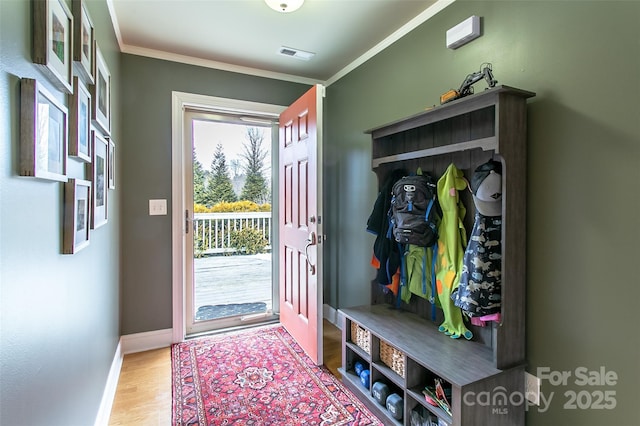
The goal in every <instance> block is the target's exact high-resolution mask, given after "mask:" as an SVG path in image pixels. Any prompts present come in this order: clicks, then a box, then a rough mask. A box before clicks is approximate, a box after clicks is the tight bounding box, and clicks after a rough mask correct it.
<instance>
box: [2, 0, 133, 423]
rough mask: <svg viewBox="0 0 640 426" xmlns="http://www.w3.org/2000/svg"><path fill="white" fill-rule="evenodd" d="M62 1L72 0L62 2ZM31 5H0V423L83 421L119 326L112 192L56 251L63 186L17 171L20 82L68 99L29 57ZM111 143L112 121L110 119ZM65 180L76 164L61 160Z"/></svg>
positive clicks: (97, 16)
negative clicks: (79, 233) (84, 232)
mask: <svg viewBox="0 0 640 426" xmlns="http://www.w3.org/2000/svg"><path fill="white" fill-rule="evenodd" d="M68 4H69V5H70V4H71V2H70V1H68ZM87 7H88V11H89V14H90V15H91V18H92V20H93V23H94V26H95V29H96V37H97V40H98V42H99V44H100V49H101V51H102V53H103V55H104V57H105V60H106V61H107V64H108V66H109V69H110V71H111V74H112V84H113V86H112V111H117V110H118V105H119V103H120V99H119V98H120V97H119V88H120V82H121V74H120V65H119V62H120V53H119V49H118V46H117V44H116V39H115V35H114V33H113V27H112V24H111V18H110V17H109V14H108V11H107V6H106V3H105V2H104V1H91V2H87ZM31 41H32V26H31V2H29V1H25V0H18V1H16V0H1V1H0V60H1V62H0V197H1V205H0V327H1V333H0V424H2V425H72V426H73V425H89V424H93V422H94V420H95V419H96V415H97V414H98V407H99V406H100V401H101V398H102V395H103V392H104V390H105V385H106V383H107V376H108V373H109V369H110V367H111V363H112V361H113V358H114V354H115V351H116V347H117V344H118V339H119V337H120V329H119V297H120V291H119V274H120V266H119V265H120V263H119V259H120V254H119V251H120V240H119V235H120V233H119V222H120V217H119V208H120V200H119V189H116V190H111V191H109V202H108V207H109V212H108V217H109V222H108V223H107V224H106V225H104V226H102V227H101V228H99V229H96V230H94V231H92V232H91V236H90V245H89V246H88V247H87V248H85V249H83V250H82V251H80V252H78V253H76V254H74V255H63V254H61V252H62V214H63V184H62V183H59V182H49V181H40V180H36V179H34V178H28V177H19V176H18V163H19V137H20V136H19V135H20V79H21V78H36V79H37V80H38V82H39V83H40V84H42V85H44V86H46V87H47V88H48V89H49V91H51V92H52V93H54V94H55V96H56V97H57V98H58V99H59V100H60V101H61V102H63V103H64V104H65V105H68V103H67V99H66V96H64V95H63V94H62V93H61V92H59V91H56V90H55V88H54V87H53V86H52V85H51V84H50V82H49V80H48V79H47V78H46V77H45V76H44V75H43V74H42V73H41V71H40V69H39V68H38V67H37V66H36V65H34V64H33V63H32V60H31ZM113 129H114V132H113V134H114V139H115V140H116V141H119V137H118V136H119V134H120V119H119V116H118V115H117V114H116V115H114V117H113ZM68 175H69V176H70V177H77V178H84V177H88V175H86V174H85V169H84V165H83V164H82V163H80V162H77V161H75V160H73V159H69V162H68Z"/></svg>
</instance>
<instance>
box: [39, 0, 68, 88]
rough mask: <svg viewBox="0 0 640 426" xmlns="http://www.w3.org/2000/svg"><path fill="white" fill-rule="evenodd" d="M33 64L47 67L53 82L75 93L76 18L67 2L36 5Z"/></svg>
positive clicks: (57, 0)
mask: <svg viewBox="0 0 640 426" xmlns="http://www.w3.org/2000/svg"><path fill="white" fill-rule="evenodd" d="M32 4H33V62H35V63H36V64H40V65H43V69H44V70H45V72H46V73H47V74H48V77H49V78H50V79H51V82H52V83H53V84H55V85H56V86H57V87H58V88H59V89H60V90H62V91H64V92H67V93H71V92H72V90H73V87H72V78H73V61H72V59H71V49H72V44H73V16H72V15H71V11H70V10H69V7H68V6H67V3H66V2H65V0H37V1H33V2H32Z"/></svg>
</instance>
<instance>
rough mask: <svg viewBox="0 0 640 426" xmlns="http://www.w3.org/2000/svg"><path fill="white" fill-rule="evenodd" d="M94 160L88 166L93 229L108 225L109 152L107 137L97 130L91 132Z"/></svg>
mask: <svg viewBox="0 0 640 426" xmlns="http://www.w3.org/2000/svg"><path fill="white" fill-rule="evenodd" d="M91 140H92V153H93V154H92V159H91V164H90V165H88V166H89V168H90V170H91V180H92V182H91V183H92V187H91V229H96V228H99V227H101V226H102V225H104V224H106V223H107V211H108V209H107V187H108V182H107V179H108V176H107V173H108V170H107V167H108V155H109V154H108V150H109V144H108V142H107V140H106V139H105V137H104V136H103V135H101V134H100V132H98V131H96V130H95V129H94V130H92V131H91Z"/></svg>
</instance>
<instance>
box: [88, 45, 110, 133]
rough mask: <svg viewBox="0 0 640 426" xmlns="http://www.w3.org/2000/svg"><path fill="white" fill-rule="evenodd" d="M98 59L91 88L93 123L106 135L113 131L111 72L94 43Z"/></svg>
mask: <svg viewBox="0 0 640 426" xmlns="http://www.w3.org/2000/svg"><path fill="white" fill-rule="evenodd" d="M94 46H95V53H96V61H95V63H96V64H95V71H94V73H93V74H94V76H95V84H93V85H92V86H91V87H92V90H91V96H92V99H93V104H92V107H93V108H92V109H91V112H92V116H91V118H92V119H93V123H94V125H95V126H96V127H98V128H99V129H100V130H102V132H103V133H104V134H105V135H109V132H110V131H111V73H110V72H109V68H107V63H106V62H105V60H104V58H103V57H102V53H101V52H100V48H99V47H98V43H94Z"/></svg>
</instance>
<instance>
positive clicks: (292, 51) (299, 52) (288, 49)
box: [278, 46, 316, 61]
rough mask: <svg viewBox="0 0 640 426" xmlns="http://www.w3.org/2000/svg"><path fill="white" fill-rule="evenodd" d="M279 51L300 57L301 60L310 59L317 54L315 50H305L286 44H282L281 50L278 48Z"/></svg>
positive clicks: (293, 56) (292, 56) (282, 53)
mask: <svg viewBox="0 0 640 426" xmlns="http://www.w3.org/2000/svg"><path fill="white" fill-rule="evenodd" d="M278 53H279V54H281V55H283V56H289V57H290V58H296V59H300V60H301V61H308V60H309V59H311V58H313V57H314V56H316V54H315V53H313V52H305V51H304V50H300V49H294V48H292V47H284V46H282V47H281V48H280V50H278Z"/></svg>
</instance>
